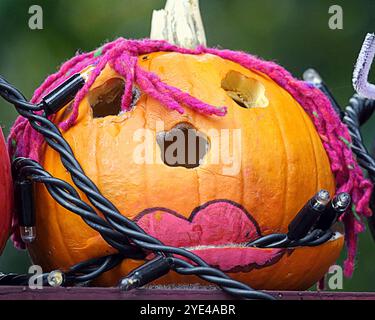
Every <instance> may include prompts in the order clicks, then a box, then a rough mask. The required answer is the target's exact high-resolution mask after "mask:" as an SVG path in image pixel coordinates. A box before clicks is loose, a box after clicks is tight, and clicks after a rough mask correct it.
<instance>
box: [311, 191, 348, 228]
mask: <svg viewBox="0 0 375 320" xmlns="http://www.w3.org/2000/svg"><path fill="white" fill-rule="evenodd" d="M350 203H351V197H350V194H348V193H346V192H342V193H339V194H338V195H336V196H335V197H334V198H333V199H332V201H331V202H330V203H329V205H328V206H327V208H326V210H324V212H323V213H322V214H321V215H320V218H319V220H318V222H317V224H316V226H315V228H316V229H319V230H322V231H327V230H328V229H329V228H331V227H332V225H333V224H334V223H335V222H336V221H338V219H339V218H340V217H341V216H342V215H343V214H344V213H345V211H346V210H347V209H348V208H349V206H350Z"/></svg>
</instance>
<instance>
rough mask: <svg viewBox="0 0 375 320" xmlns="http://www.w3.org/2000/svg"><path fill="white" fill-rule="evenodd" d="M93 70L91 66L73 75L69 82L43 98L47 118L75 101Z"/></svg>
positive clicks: (65, 82) (42, 104) (42, 103)
mask: <svg viewBox="0 0 375 320" xmlns="http://www.w3.org/2000/svg"><path fill="white" fill-rule="evenodd" d="M93 68H94V67H93V66H89V67H87V68H86V69H84V70H83V71H81V72H80V73H76V74H74V75H72V76H71V77H70V78H69V79H68V80H66V81H64V82H63V83H62V84H61V85H59V86H58V87H57V88H55V89H54V90H52V91H51V92H50V93H49V94H47V95H46V96H44V97H43V99H42V102H41V106H42V108H43V109H44V111H45V113H46V115H47V116H50V115H52V114H55V113H56V112H58V111H59V110H60V109H62V108H63V107H65V106H66V105H67V104H68V103H69V102H71V101H73V100H74V98H75V96H76V94H77V92H78V91H79V90H80V89H82V87H83V86H84V84H85V83H86V81H87V80H88V77H89V75H90V73H91V71H92V70H93Z"/></svg>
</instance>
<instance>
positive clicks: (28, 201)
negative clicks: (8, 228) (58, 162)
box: [14, 179, 36, 243]
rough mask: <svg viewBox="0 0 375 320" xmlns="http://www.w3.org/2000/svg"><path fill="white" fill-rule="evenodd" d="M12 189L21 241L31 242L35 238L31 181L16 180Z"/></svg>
mask: <svg viewBox="0 0 375 320" xmlns="http://www.w3.org/2000/svg"><path fill="white" fill-rule="evenodd" d="M14 189H15V190H14V192H15V205H16V213H17V215H18V221H19V226H20V234H21V238H22V241H23V242H25V243H31V242H33V241H34V240H35V238H36V230H35V208H34V187H33V182H32V181H30V180H27V179H26V180H18V181H17V180H16V182H15V183H14Z"/></svg>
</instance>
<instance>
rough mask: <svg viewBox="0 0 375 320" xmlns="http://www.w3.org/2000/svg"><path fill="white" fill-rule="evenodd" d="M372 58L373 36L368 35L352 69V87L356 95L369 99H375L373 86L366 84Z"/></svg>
mask: <svg viewBox="0 0 375 320" xmlns="http://www.w3.org/2000/svg"><path fill="white" fill-rule="evenodd" d="M374 56H375V34H373V33H368V34H367V35H366V38H365V41H364V42H363V45H362V49H361V52H360V53H359V56H358V60H357V63H356V65H355V68H354V73H353V86H354V89H355V90H356V91H357V93H358V94H360V95H361V96H363V97H366V98H369V99H375V85H373V84H371V83H369V82H368V75H369V72H370V69H371V65H372V61H373V60H374Z"/></svg>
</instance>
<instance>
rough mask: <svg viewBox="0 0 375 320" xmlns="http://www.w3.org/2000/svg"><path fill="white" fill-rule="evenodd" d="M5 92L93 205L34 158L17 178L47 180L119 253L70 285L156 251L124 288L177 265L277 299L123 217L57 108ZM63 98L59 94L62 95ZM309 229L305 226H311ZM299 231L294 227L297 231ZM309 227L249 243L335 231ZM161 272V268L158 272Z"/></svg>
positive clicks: (295, 242) (2, 87) (307, 239)
mask: <svg viewBox="0 0 375 320" xmlns="http://www.w3.org/2000/svg"><path fill="white" fill-rule="evenodd" d="M70 94H71V92H70ZM0 96H2V97H3V98H4V99H5V100H7V101H8V102H10V103H12V104H14V105H15V107H16V109H17V111H18V112H19V114H20V115H22V116H23V117H25V118H26V119H28V120H29V122H30V124H31V126H32V127H33V128H34V129H35V130H36V131H38V132H39V133H40V134H42V135H43V137H44V138H45V141H46V142H47V144H48V145H49V146H50V147H51V148H53V149H54V150H55V151H57V152H58V153H59V154H60V157H61V161H62V164H63V165H64V167H65V168H66V169H67V171H68V172H69V173H70V175H71V178H72V180H73V182H74V184H75V185H76V186H77V187H78V189H80V190H81V191H82V192H83V193H84V194H85V195H86V196H87V198H88V199H89V201H90V203H91V205H92V206H93V207H92V206H91V205H89V204H88V203H86V202H84V201H83V200H82V199H81V198H80V196H79V193H78V192H77V191H76V189H75V188H73V187H72V186H71V185H70V184H68V183H67V182H66V181H63V180H60V179H57V178H54V177H52V176H51V175H50V174H49V173H48V172H46V171H45V170H44V169H43V168H42V167H41V166H40V165H39V164H38V163H36V162H35V161H32V160H30V159H25V158H17V159H16V160H15V161H14V164H13V172H14V177H15V179H16V180H17V179H28V180H30V181H32V182H34V183H43V184H44V185H45V186H46V188H47V190H48V192H49V193H50V194H51V196H52V197H53V198H54V199H55V200H56V201H57V202H58V203H59V204H60V205H61V206H63V207H64V208H66V209H67V210H69V211H71V212H74V213H76V214H78V215H79V216H81V218H82V219H83V220H84V221H85V222H86V223H87V224H88V225H89V226H90V227H92V228H93V229H95V230H96V231H98V232H99V233H100V234H101V236H102V237H103V239H104V240H105V241H107V242H108V244H110V245H111V246H112V247H114V248H115V249H117V250H118V252H119V254H117V255H112V256H108V257H102V258H98V259H93V260H89V261H86V262H82V263H79V264H77V265H75V266H73V267H71V268H70V270H69V271H67V272H66V273H65V277H66V283H77V282H85V281H90V280H92V279H95V278H96V277H98V276H99V275H101V274H102V273H103V272H105V271H108V270H110V269H112V268H113V267H115V266H116V265H118V264H119V263H121V261H122V260H123V259H125V258H133V259H144V258H145V256H146V254H147V253H149V252H154V253H156V255H157V257H156V258H155V259H153V260H152V261H150V262H148V263H145V265H143V266H141V267H140V268H139V272H138V271H137V272H135V273H133V274H132V275H131V276H132V278H131V279H130V278H129V279H127V278H125V279H124V280H126V281H124V282H123V284H124V287H125V288H126V287H128V288H131V287H132V286H133V284H134V283H138V284H140V283H141V284H142V283H143V284H144V283H147V281H152V276H143V277H142V272H143V273H144V272H145V271H144V270H148V271H147V272H150V270H151V271H157V268H159V269H160V270H161V269H163V270H162V271H160V270H159V271H160V272H159V273H160V274H161V273H162V272H167V271H168V270H170V269H173V270H175V271H176V272H178V273H180V274H195V275H197V276H199V277H201V278H202V279H205V280H207V281H210V282H212V283H214V284H216V285H219V286H220V287H221V288H222V289H223V290H224V291H226V292H228V293H230V294H233V295H235V296H239V297H244V298H251V299H273V297H272V296H270V295H268V294H265V293H262V292H259V291H255V290H253V289H252V288H250V287H249V286H247V285H245V284H243V283H240V282H238V281H235V280H233V279H231V278H230V277H229V276H228V275H226V274H225V273H224V272H222V271H220V270H218V269H215V268H212V267H210V266H209V265H208V264H207V263H206V262H205V261H203V260H202V259H201V258H199V257H198V256H196V255H195V254H193V253H192V252H190V251H188V250H185V249H181V248H175V247H170V246H165V245H163V244H162V243H161V242H160V241H159V240H158V239H156V238H154V237H152V236H150V235H148V234H145V232H144V231H143V230H142V229H141V228H140V227H139V226H138V225H137V224H136V223H135V222H133V221H131V220H129V219H127V218H126V217H125V216H123V215H122V214H121V213H120V212H119V211H118V209H117V208H116V207H115V206H114V205H113V204H112V203H111V202H110V201H109V200H108V199H106V198H105V197H104V196H103V195H102V194H101V193H100V191H99V190H98V188H97V187H96V185H95V184H94V183H93V182H92V181H91V180H90V179H89V178H88V177H87V176H86V175H85V173H84V171H83V169H82V168H81V166H80V164H79V163H78V161H77V160H76V158H75V157H74V154H73V151H72V150H71V148H70V146H69V144H68V143H67V142H66V140H65V139H64V138H63V136H62V135H61V133H60V131H59V130H58V128H57V127H56V126H55V125H54V124H53V123H52V122H51V121H50V120H48V119H47V116H46V113H45V111H44V110H45V109H48V110H52V109H53V110H55V108H56V106H54V107H53V108H46V106H45V105H43V103H42V104H38V105H33V104H30V103H28V102H27V101H26V99H25V97H24V96H23V95H22V93H20V92H19V91H18V90H17V89H15V88H13V86H12V85H10V84H9V83H8V82H7V81H6V80H4V79H3V78H0ZM61 98H62V97H61V95H60V96H59V99H61ZM95 209H97V210H98V211H100V212H102V213H103V216H104V218H102V217H100V216H99V215H98V214H97V213H96V211H95ZM304 210H305V211H306V210H307V211H306V212H305V211H304V215H305V214H306V213H307V214H308V213H309V212H308V207H306V208H304ZM310 219H311V217H310ZM311 222H313V220H311ZM294 227H295V226H294ZM297 227H298V224H297ZM304 228H305V229H306V225H305V226H304ZM297 229H298V228H297ZM297 229H294V230H293V231H294V232H297V233H298V230H297ZM300 231H301V230H300ZM307 231H308V228H307V229H306V230H305V231H303V232H302V234H304V235H305V236H304V237H303V238H301V239H299V238H298V237H297V238H296V237H292V234H291V235H290V237H291V238H289V237H288V236H289V234H272V235H267V236H264V237H262V238H260V239H257V240H255V241H253V242H251V243H249V244H248V246H253V247H260V248H276V247H277V248H290V247H296V246H316V245H320V244H322V243H324V242H326V241H328V240H330V239H331V238H332V236H333V232H332V231H331V230H327V231H325V232H323V231H321V230H314V229H312V230H311V232H309V233H307V234H305V233H306V232H307ZM294 236H296V234H294ZM176 255H178V256H183V257H185V258H187V259H188V260H189V261H191V262H186V261H184V260H181V259H179V258H176V257H175V256H176ZM142 270H143V271H142ZM159 273H158V272H156V273H155V274H159ZM138 276H139V277H138ZM137 277H138V278H137ZM2 279H3V281H2ZM11 279H13V280H14V283H17V282H21V281H27V279H28V277H27V276H22V275H20V276H19V275H8V276H7V275H5V276H3V278H1V277H0V285H1V284H3V283H4V282H6V281H8V282H11ZM43 279H44V281H45V279H47V278H46V275H43ZM47 280H48V279H47ZM128 280H129V281H128ZM130 280H131V281H130ZM129 284H130V285H129Z"/></svg>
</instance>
